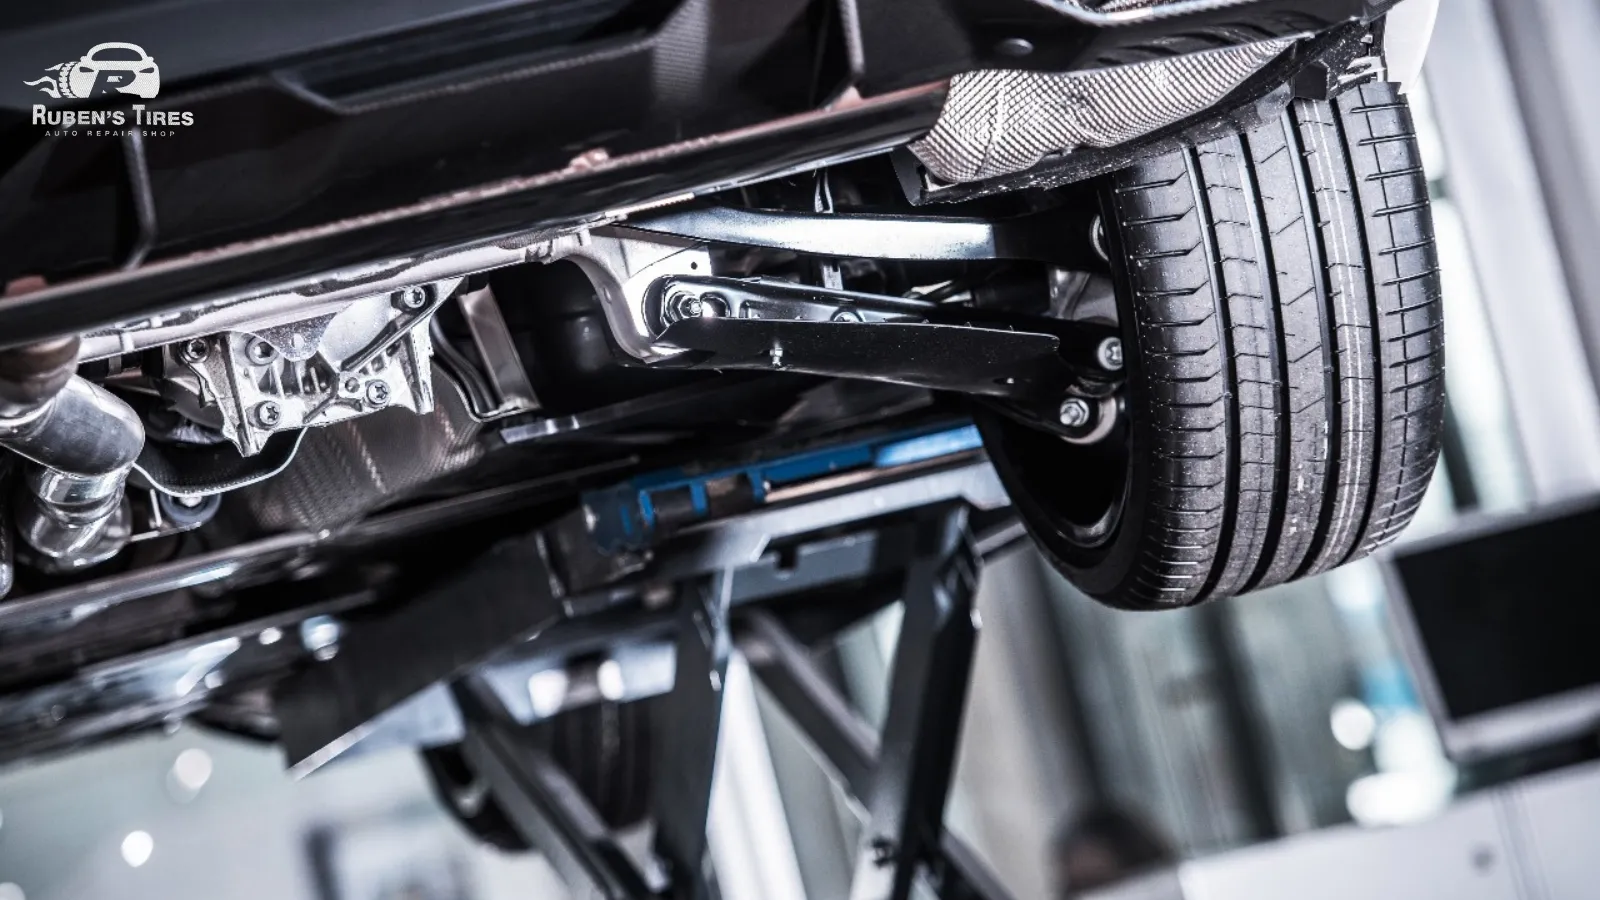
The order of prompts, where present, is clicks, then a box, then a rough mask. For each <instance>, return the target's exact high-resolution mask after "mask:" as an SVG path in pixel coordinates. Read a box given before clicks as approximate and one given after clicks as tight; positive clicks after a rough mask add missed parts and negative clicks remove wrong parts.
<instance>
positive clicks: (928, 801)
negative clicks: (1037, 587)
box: [738, 506, 1009, 900]
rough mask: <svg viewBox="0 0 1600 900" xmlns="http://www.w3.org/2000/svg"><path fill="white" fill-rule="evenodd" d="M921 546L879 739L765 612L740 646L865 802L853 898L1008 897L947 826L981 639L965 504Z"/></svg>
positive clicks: (944, 517) (749, 624) (751, 618)
mask: <svg viewBox="0 0 1600 900" xmlns="http://www.w3.org/2000/svg"><path fill="white" fill-rule="evenodd" d="M920 540H921V541H922V542H923V543H924V545H925V546H923V547H921V548H919V550H918V553H919V557H918V559H917V561H916V562H914V563H913V565H912V567H911V568H910V570H909V571H908V573H907V577H906V582H905V589H904V602H905V618H904V619H903V620H902V624H901V632H900V640H899V643H898V644H897V646H896V650H895V661H894V669H893V673H892V675H891V682H890V684H891V688H890V697H891V700H890V708H889V713H888V716H887V717H886V721H885V725H884V730H883V733H882V734H881V735H880V734H878V733H875V732H874V731H873V729H872V727H871V726H869V725H868V724H867V723H866V722H865V721H864V720H862V719H861V717H860V716H859V715H858V714H857V713H856V712H855V711H854V709H853V708H852V707H851V706H850V704H849V702H848V701H847V700H845V698H844V697H843V696H842V695H840V694H839V692H838V691H837V690H836V689H835V688H834V686H833V685H832V683H831V682H830V680H829V678H828V676H827V675H825V674H824V673H823V672H822V670H821V669H820V667H819V666H818V665H817V664H816V663H815V662H814V661H813V660H812V658H811V656H810V654H809V653H808V652H807V650H806V648H805V646H804V645H802V644H801V643H800V642H799V641H798V640H797V639H796V638H795V637H794V636H793V635H792V634H790V633H789V631H788V630H787V629H786V628H784V627H783V625H782V624H781V623H780V622H779V621H778V619H777V618H776V617H775V616H773V615H772V614H770V613H766V612H762V611H755V612H751V613H749V614H748V615H745V616H742V617H741V619H740V628H739V630H738V646H739V649H740V651H741V652H742V653H744V655H745V658H746V659H747V660H748V661H749V663H750V667H751V671H752V672H753V673H754V674H755V676H756V677H757V678H758V679H760V681H761V683H762V684H763V685H765V686H766V688H767V690H768V691H769V692H770V693H771V694H772V696H773V698H774V699H776V700H777V701H778V703H779V704H780V705H781V706H783V708H784V709H785V710H786V711H787V712H788V713H789V715H790V717H791V718H793V719H794V721H795V723H796V724H797V725H799V726H800V729H801V730H802V731H803V732H804V733H805V734H806V736H807V737H808V738H809V739H810V740H811V742H812V744H813V745H814V746H815V747H816V748H817V750H818V751H819V752H820V753H821V754H822V756H823V758H824V759H826V760H827V761H828V764H829V765H830V766H831V767H832V769H833V770H834V771H835V772H837V773H838V775H839V777H840V778H841V779H842V780H843V782H844V784H845V786H846V787H847V788H848V789H849V791H850V793H851V794H853V795H855V796H856V797H857V798H859V799H861V800H862V801H863V802H864V803H866V804H867V805H868V809H869V813H870V814H871V816H872V820H871V822H870V823H869V825H868V828H867V830H866V832H865V840H864V847H863V849H862V855H861V858H860V862H859V864H858V866H857V870H856V875H855V881H854V885H853V889H852V897H855V898H867V897H871V898H878V897H888V898H895V900H899V898H903V897H906V896H908V895H909V892H910V890H911V885H912V884H913V883H914V882H915V880H916V878H917V877H918V875H919V874H920V875H921V877H922V878H923V879H924V881H925V882H926V883H927V884H928V885H929V887H931V888H933V889H934V891H935V893H936V894H937V895H938V896H941V897H947V898H984V900H1005V898H1008V897H1009V894H1008V893H1007V892H1006V890H1005V889H1004V887H1003V886H1001V885H1000V884H999V883H998V882H997V881H996V880H995V878H994V876H993V875H992V874H991V873H989V872H988V871H987V870H986V869H985V868H984V866H983V865H982V863H981V862H979V861H978V859H977V857H976V856H975V855H974V854H973V853H972V851H971V850H970V849H969V848H967V847H966V846H965V845H964V844H963V843H962V842H961V841H960V840H958V839H957V838H955V837H954V836H953V835H951V834H949V833H948V832H946V831H945V830H944V828H943V824H942V817H943V812H944V802H945V797H946V795H947V793H948V789H949V783H950V775H951V772H952V769H953V766H954V760H955V747H956V739H957V736H958V734H959V730H960V723H961V711H962V708H963V707H964V706H965V699H966V685H967V680H968V677H969V674H970V671H971V660H972V651H973V649H974V646H975V640H976V634H977V621H976V619H975V617H974V615H973V612H972V605H971V604H972V596H973V591H974V587H975V583H976V576H977V566H978V557H977V555H976V550H975V547H974V544H973V543H972V541H971V539H970V538H969V537H968V535H967V532H966V512H965V508H964V507H959V506H958V507H950V508H946V509H945V510H944V511H942V512H941V513H939V514H937V515H933V516H931V517H930V518H929V520H928V521H926V522H925V523H923V525H922V528H921V535H920ZM928 545H931V546H928Z"/></svg>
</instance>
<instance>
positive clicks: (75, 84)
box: [23, 41, 161, 100]
mask: <svg viewBox="0 0 1600 900" xmlns="http://www.w3.org/2000/svg"><path fill="white" fill-rule="evenodd" d="M45 71H47V72H53V73H54V74H53V75H49V76H46V77H44V78H39V79H36V80H34V81H24V82H23V84H25V85H27V86H29V87H37V88H38V89H39V90H41V91H43V92H44V93H46V94H49V95H50V96H51V97H52V98H54V99H57V100H61V99H64V98H65V99H73V100H87V99H89V98H91V97H104V96H108V95H112V94H131V95H133V96H135V97H143V98H145V99H146V100H149V99H151V98H153V97H155V96H156V94H158V93H160V92H161V69H160V67H159V66H157V65H156V61H155V59H154V58H152V57H151V56H150V54H148V53H146V52H144V48H143V47H140V46H139V45H138V44H126V43H120V42H116V41H113V42H110V43H105V44H95V45H94V46H93V47H91V48H90V49H89V52H88V53H85V54H84V55H83V57H82V58H81V59H78V60H76V61H74V62H69V63H61V64H59V65H54V66H51V67H50V68H48V69H46V70H45Z"/></svg>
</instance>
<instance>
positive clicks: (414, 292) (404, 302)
mask: <svg viewBox="0 0 1600 900" xmlns="http://www.w3.org/2000/svg"><path fill="white" fill-rule="evenodd" d="M394 302H395V303H396V304H397V305H398V306H399V307H400V308H401V309H412V310H416V309H421V308H423V307H424V306H427V305H428V291H427V289H426V288H420V287H417V286H415V285H413V286H411V287H408V288H401V289H400V290H398V291H395V293H394Z"/></svg>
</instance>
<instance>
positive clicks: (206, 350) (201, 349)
mask: <svg viewBox="0 0 1600 900" xmlns="http://www.w3.org/2000/svg"><path fill="white" fill-rule="evenodd" d="M210 353H211V345H210V344H207V343H206V342H205V339H204V338H192V339H190V340H187V341H184V342H183V344H182V345H181V346H180V347H178V358H179V359H181V360H183V361H184V362H186V363H198V362H205V358H206V357H207V356H208V355H209V354H210Z"/></svg>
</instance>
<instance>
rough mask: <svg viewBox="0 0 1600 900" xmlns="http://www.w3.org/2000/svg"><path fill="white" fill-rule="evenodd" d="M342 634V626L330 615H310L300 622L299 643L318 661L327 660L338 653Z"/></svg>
mask: <svg viewBox="0 0 1600 900" xmlns="http://www.w3.org/2000/svg"><path fill="white" fill-rule="evenodd" d="M343 636H344V626H342V625H340V624H339V620H338V619H335V618H333V617H332V616H312V617H311V618H309V619H307V620H305V621H304V622H301V623H300V645H301V646H302V647H305V648H306V651H307V652H308V653H310V654H311V656H312V657H313V658H314V659H316V660H317V661H318V662H327V661H328V660H330V659H333V658H334V657H335V656H337V655H338V654H339V638H341V637H343Z"/></svg>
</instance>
